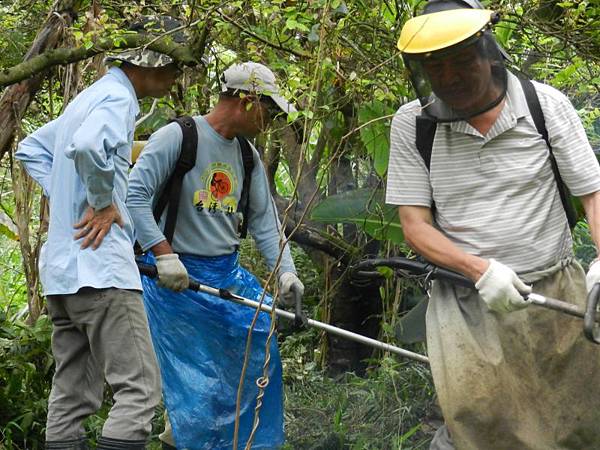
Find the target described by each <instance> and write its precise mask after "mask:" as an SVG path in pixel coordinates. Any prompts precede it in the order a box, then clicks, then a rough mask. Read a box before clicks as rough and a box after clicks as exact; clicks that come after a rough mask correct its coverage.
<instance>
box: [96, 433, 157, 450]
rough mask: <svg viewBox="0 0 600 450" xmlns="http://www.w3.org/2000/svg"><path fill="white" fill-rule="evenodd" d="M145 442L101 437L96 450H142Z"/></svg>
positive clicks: (143, 440)
mask: <svg viewBox="0 0 600 450" xmlns="http://www.w3.org/2000/svg"><path fill="white" fill-rule="evenodd" d="M145 448H146V440H145V439H141V440H138V441H128V440H125V439H114V438H108V437H104V436H102V437H101V438H100V439H98V446H97V447H96V450H144V449H145Z"/></svg>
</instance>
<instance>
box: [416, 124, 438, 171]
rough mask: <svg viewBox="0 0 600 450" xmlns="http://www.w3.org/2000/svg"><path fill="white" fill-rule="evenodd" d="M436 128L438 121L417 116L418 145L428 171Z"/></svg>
mask: <svg viewBox="0 0 600 450" xmlns="http://www.w3.org/2000/svg"><path fill="white" fill-rule="evenodd" d="M436 129H437V122H435V121H434V120H432V119H430V118H429V117H426V116H417V128H416V131H417V138H416V145H417V150H419V154H420V155H421V158H423V162H424V163H425V167H427V170H428V171H429V168H430V167H431V150H432V149H433V139H434V138H435V131H436Z"/></svg>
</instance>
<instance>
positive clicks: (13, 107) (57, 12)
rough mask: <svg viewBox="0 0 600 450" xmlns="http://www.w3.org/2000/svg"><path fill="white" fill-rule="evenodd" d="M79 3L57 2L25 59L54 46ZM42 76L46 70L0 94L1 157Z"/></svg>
mask: <svg viewBox="0 0 600 450" xmlns="http://www.w3.org/2000/svg"><path fill="white" fill-rule="evenodd" d="M78 3H79V2H75V1H61V2H58V4H57V6H56V7H55V9H54V10H53V11H51V12H50V14H49V15H48V18H47V19H46V22H45V23H44V25H43V26H42V28H41V30H40V32H39V33H38V35H37V36H36V38H35V40H34V42H33V44H32V45H31V48H30V49H29V51H28V52H27V54H26V55H25V58H24V60H25V61H26V60H28V59H30V58H32V57H34V56H37V55H39V54H41V53H43V52H45V51H47V50H50V49H53V48H56V47H57V46H58V45H59V44H60V42H61V40H62V36H63V31H64V29H65V28H66V27H69V26H71V24H72V23H73V19H74V17H75V14H76V10H77V8H78V6H79V5H78ZM45 77H46V73H45V72H43V73H39V74H37V75H35V76H34V77H32V78H30V79H28V80H25V81H22V82H20V83H17V84H15V85H12V86H10V87H8V88H6V89H5V90H4V93H3V94H2V97H0V160H1V159H2V158H3V157H4V155H5V154H6V153H7V152H10V151H11V147H12V144H13V141H14V138H15V131H16V130H17V127H18V126H19V125H20V121H21V118H22V117H23V114H25V111H26V110H27V108H28V106H29V104H30V103H31V100H32V99H33V97H34V96H35V94H36V92H37V91H38V89H39V88H40V86H41V84H42V82H43V81H44V78H45Z"/></svg>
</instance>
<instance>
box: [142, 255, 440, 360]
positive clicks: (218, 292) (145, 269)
mask: <svg viewBox="0 0 600 450" xmlns="http://www.w3.org/2000/svg"><path fill="white" fill-rule="evenodd" d="M138 268H139V269H140V273H142V274H144V275H147V276H149V277H151V278H155V277H156V267H154V266H152V265H149V264H143V263H139V262H138ZM189 289H191V290H193V291H198V292H204V293H206V294H210V295H214V296H215V297H219V298H222V299H225V300H229V301H232V302H235V303H238V304H240V305H244V306H248V307H250V308H254V309H258V308H260V310H261V311H263V312H266V313H269V314H271V313H272V312H273V308H272V307H271V306H269V305H265V304H262V305H261V304H260V303H259V302H257V301H254V300H250V299H248V298H245V297H241V296H239V295H236V294H233V293H231V292H230V291H228V290H226V289H216V288H214V287H211V286H206V285H204V284H202V283H198V282H197V281H196V280H192V279H190V284H189ZM275 314H276V315H277V316H278V317H283V318H284V319H289V320H295V319H296V315H295V314H294V313H291V312H289V311H284V310H283V309H279V308H275ZM306 324H307V325H308V326H311V327H314V328H318V329H320V330H323V331H326V332H327V333H330V334H334V335H336V336H339V337H342V338H344V339H349V340H351V341H355V342H359V343H361V344H364V345H368V346H370V347H373V348H377V349H379V350H384V351H387V352H390V353H394V354H396V355H398V356H403V357H405V358H410V359H413V360H415V361H419V362H422V363H425V364H429V359H428V358H427V357H426V356H424V355H421V354H419V353H415V352H411V351H409V350H405V349H403V348H400V347H396V346H395V345H392V344H386V343H385V342H380V341H378V340H376V339H372V338H370V337H367V336H363V335H361V334H358V333H353V332H352V331H348V330H344V329H342V328H338V327H334V326H333V325H329V324H327V323H323V322H319V321H318V320H313V319H307V320H306Z"/></svg>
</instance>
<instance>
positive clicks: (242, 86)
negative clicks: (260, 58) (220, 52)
mask: <svg viewBox="0 0 600 450" xmlns="http://www.w3.org/2000/svg"><path fill="white" fill-rule="evenodd" d="M230 89H231V90H239V91H244V92H250V93H256V94H262V95H267V96H269V97H271V98H272V99H273V101H274V102H275V103H276V104H277V106H279V107H280V108H281V110H282V111H283V112H285V113H291V112H296V108H295V107H294V105H292V104H291V103H289V102H288V101H287V100H286V99H285V98H283V97H282V96H281V95H279V87H277V83H276V81H275V74H274V73H273V72H271V70H270V69H269V68H268V67H266V66H263V65H262V64H259V63H255V62H245V63H241V64H233V65H231V66H230V67H228V68H227V70H225V72H223V77H222V79H221V91H222V92H226V91H228V90H230Z"/></svg>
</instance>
